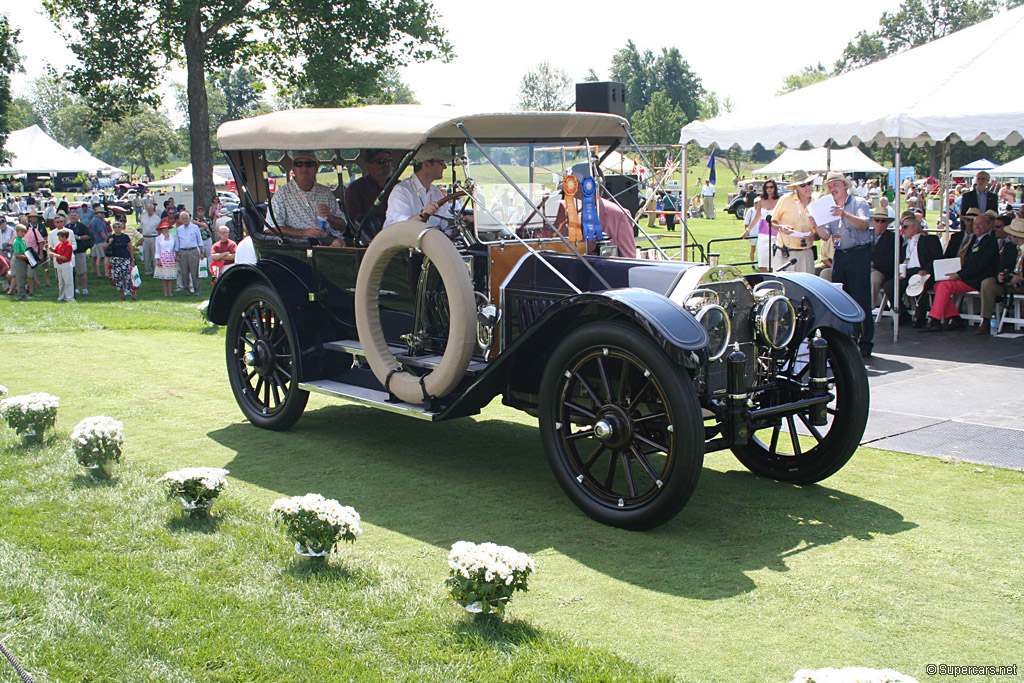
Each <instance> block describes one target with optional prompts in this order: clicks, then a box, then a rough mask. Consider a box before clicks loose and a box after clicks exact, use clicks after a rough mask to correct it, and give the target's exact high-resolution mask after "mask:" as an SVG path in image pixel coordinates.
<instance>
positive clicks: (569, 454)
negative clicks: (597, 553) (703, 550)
mask: <svg viewBox="0 0 1024 683" xmlns="http://www.w3.org/2000/svg"><path fill="white" fill-rule="evenodd" d="M540 431H541V438H542V440H543V442H544V449H545V451H546V452H547V456H548V462H549V464H550V465H551V469H552V472H554V475H555V478H556V479H557V480H558V483H559V484H560V485H561V486H562V488H563V489H564V490H565V492H566V494H568V496H569V498H570V499H571V500H572V501H573V502H574V503H575V504H576V505H577V506H578V507H579V508H580V509H581V510H583V511H584V512H585V513H586V514H587V515H589V516H590V517H592V518H594V519H596V520H597V521H599V522H602V523H604V524H609V525H611V526H617V527H622V528H625V529H636V530H643V529H651V528H654V527H656V526H658V525H660V524H664V523H665V522H667V521H668V520H669V519H671V518H672V517H673V516H675V514H676V513H678V512H679V510H680V509H682V507H683V506H684V505H685V504H686V501H687V500H689V498H690V496H691V495H692V494H693V491H694V489H695V488H696V486H697V481H698V479H699V478H700V471H701V467H702V466H703V462H704V430H703V426H702V423H701V410H700V404H699V403H698V401H697V395H696V393H695V391H694V389H693V385H692V383H691V382H690V378H689V376H688V375H687V374H686V372H685V371H683V370H682V369H681V368H678V367H677V366H676V365H675V364H674V363H672V361H671V360H670V359H669V358H668V357H667V356H666V355H665V353H664V352H663V351H662V350H661V349H660V348H659V347H658V346H657V345H655V344H654V343H653V342H652V341H651V340H650V339H648V338H647V337H645V336H643V334H642V333H641V332H640V331H639V330H637V329H634V328H631V327H627V326H625V325H620V324H615V323H592V324H589V325H585V326H583V327H580V328H578V329H576V330H575V331H573V332H571V333H570V334H569V335H568V336H567V337H566V338H565V339H564V340H563V341H562V342H561V343H560V344H559V345H558V347H557V348H556V349H555V352H554V353H553V354H552V356H551V359H550V360H549V362H548V365H547V368H546V370H545V371H544V377H543V379H542V381H541V388H540Z"/></svg>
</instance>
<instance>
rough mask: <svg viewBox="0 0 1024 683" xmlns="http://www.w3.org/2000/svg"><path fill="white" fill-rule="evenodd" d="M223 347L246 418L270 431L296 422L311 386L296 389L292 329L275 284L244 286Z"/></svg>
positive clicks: (296, 356) (295, 348)
mask: <svg viewBox="0 0 1024 683" xmlns="http://www.w3.org/2000/svg"><path fill="white" fill-rule="evenodd" d="M226 351H227V364H228V379H229V380H230V383H231V391H232V392H233V393H234V395H235V401H237V402H238V407H239V408H241V409H242V414H243V415H245V417H246V419H247V420H249V422H252V423H253V424H254V425H256V426H257V427H262V428H263V429H272V430H274V431H284V430H285V429H288V428H289V427H291V426H292V425H293V424H295V421H296V420H298V419H299V417H301V416H302V411H303V410H305V408H306V401H308V400H309V392H308V391H304V390H302V389H299V386H298V378H299V377H300V369H301V358H300V356H299V351H298V343H297V342H296V335H295V329H294V327H293V325H292V322H291V319H290V317H289V315H288V310H287V308H286V307H285V306H284V303H283V302H282V301H281V297H280V296H278V294H277V292H276V291H274V289H273V288H271V287H269V286H267V285H265V284H254V285H249V286H248V287H246V288H245V289H244V290H242V294H241V295H240V296H239V297H238V299H237V300H236V301H235V304H234V306H233V307H232V309H231V317H230V318H229V319H228V324H227V334H226ZM250 354H251V355H250Z"/></svg>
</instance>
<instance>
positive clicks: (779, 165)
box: [753, 147, 886, 174]
mask: <svg viewBox="0 0 1024 683" xmlns="http://www.w3.org/2000/svg"><path fill="white" fill-rule="evenodd" d="M828 162H829V159H828V150H827V149H825V148H824V147H815V148H814V149H807V150H803V149H787V150H786V151H785V152H783V153H782V154H780V155H779V157H778V158H777V159H776V160H775V161H773V162H771V163H770V164H768V165H767V166H765V167H763V168H759V169H757V170H755V171H753V172H754V173H764V174H773V173H792V172H793V171H799V170H804V171H810V172H813V173H817V172H819V171H825V170H830V169H831V170H833V171H842V172H843V173H855V172H862V173H885V172H886V168H885V167H884V166H882V165H881V164H879V163H878V162H876V161H874V160H872V159H871V157H869V156H868V155H867V154H865V153H864V152H862V151H860V149H858V148H857V147H848V148H846V149H833V150H832V159H831V164H829V163H828Z"/></svg>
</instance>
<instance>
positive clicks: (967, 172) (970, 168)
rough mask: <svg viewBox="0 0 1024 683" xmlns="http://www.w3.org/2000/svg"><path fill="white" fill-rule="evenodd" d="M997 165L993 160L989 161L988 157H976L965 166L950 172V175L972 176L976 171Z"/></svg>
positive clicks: (976, 173) (987, 169) (990, 168)
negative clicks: (975, 159)
mask: <svg viewBox="0 0 1024 683" xmlns="http://www.w3.org/2000/svg"><path fill="white" fill-rule="evenodd" d="M998 165H999V164H997V163H995V162H994V161H989V160H988V159H978V160H977V161H972V162H971V163H969V164H967V165H965V166H961V167H960V168H958V169H956V170H955V171H953V172H952V173H950V175H951V176H953V177H954V178H973V177H974V176H976V175H978V171H991V170H992V169H993V168H995V167H996V166H998Z"/></svg>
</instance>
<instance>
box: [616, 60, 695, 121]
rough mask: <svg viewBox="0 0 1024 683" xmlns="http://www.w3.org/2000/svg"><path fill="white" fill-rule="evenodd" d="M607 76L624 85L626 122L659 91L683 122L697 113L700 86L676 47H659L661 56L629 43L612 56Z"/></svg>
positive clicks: (693, 117)
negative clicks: (679, 114) (609, 71)
mask: <svg viewBox="0 0 1024 683" xmlns="http://www.w3.org/2000/svg"><path fill="white" fill-rule="evenodd" d="M611 76H612V80H614V81H620V82H622V83H625V85H626V117H627V118H629V119H630V121H633V115H634V114H635V113H636V112H639V111H642V110H643V109H645V108H646V107H647V106H648V104H650V102H651V101H652V100H653V98H654V94H655V93H657V92H663V93H664V94H665V97H666V98H667V99H668V101H669V102H671V103H672V104H673V105H675V106H676V107H678V108H679V110H680V111H681V112H682V113H683V116H684V121H683V123H689V122H690V121H693V120H694V119H696V118H697V117H698V115H699V114H700V102H701V98H702V97H703V95H704V86H703V85H702V84H701V80H700V78H698V77H697V75H696V74H694V73H693V71H692V70H691V69H690V65H689V64H688V63H687V62H686V60H684V59H683V57H682V55H681V54H680V53H679V49H678V48H675V47H672V48H662V50H661V54H659V55H657V56H655V54H654V53H653V52H651V51H650V50H645V51H643V52H640V51H639V50H638V49H637V47H636V45H635V44H634V43H633V41H632V40H630V41H628V42H627V43H626V47H624V48H622V49H620V50H619V51H617V52H616V53H615V55H613V56H612V67H611ZM633 123H634V125H635V124H636V122H635V121H633Z"/></svg>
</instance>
